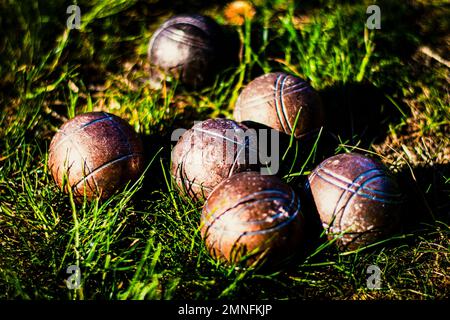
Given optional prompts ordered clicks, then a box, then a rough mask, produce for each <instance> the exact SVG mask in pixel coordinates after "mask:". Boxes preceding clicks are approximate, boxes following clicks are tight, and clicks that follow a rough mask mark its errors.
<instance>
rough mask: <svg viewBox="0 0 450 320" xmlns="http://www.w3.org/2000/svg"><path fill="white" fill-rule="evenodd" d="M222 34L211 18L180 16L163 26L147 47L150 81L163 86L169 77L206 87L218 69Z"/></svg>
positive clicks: (195, 85)
mask: <svg viewBox="0 0 450 320" xmlns="http://www.w3.org/2000/svg"><path fill="white" fill-rule="evenodd" d="M221 41H222V32H221V29H220V27H219V25H218V24H217V23H216V22H215V21H214V20H212V19H211V18H208V17H205V16H201V15H179V16H175V17H173V18H171V19H169V20H167V21H166V22H165V23H163V24H162V25H161V26H160V27H159V28H158V29H157V30H156V31H155V33H154V34H153V36H152V38H151V39H150V42H149V46H148V58H149V61H150V64H151V65H152V69H151V78H152V81H153V82H154V83H155V85H156V84H157V83H160V82H161V81H162V80H163V79H165V78H166V77H167V76H169V77H171V76H174V77H176V78H179V80H180V81H181V82H182V83H185V84H188V85H190V86H193V87H198V86H202V85H204V84H205V83H206V82H207V81H208V80H210V79H211V78H212V76H213V75H214V72H215V71H216V70H217V67H218V64H219V63H220V61H219V56H220V53H221V52H220V51H221V45H220V44H221Z"/></svg>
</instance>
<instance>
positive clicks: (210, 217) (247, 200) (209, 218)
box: [202, 190, 300, 233]
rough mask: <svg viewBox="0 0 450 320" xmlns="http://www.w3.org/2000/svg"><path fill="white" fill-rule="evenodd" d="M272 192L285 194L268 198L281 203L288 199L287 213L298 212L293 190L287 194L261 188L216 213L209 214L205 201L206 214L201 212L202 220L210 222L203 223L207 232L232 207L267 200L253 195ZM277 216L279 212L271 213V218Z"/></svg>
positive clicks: (297, 200) (270, 193)
mask: <svg viewBox="0 0 450 320" xmlns="http://www.w3.org/2000/svg"><path fill="white" fill-rule="evenodd" d="M274 193H275V194H279V195H281V196H285V197H271V198H270V199H272V200H279V201H280V202H282V203H283V202H285V201H286V200H290V203H289V205H288V208H287V213H288V214H291V215H297V214H298V211H300V201H299V199H298V198H297V197H296V195H295V193H294V191H293V190H291V193H290V195H289V194H286V193H285V192H281V191H279V190H263V191H259V192H254V193H252V194H250V195H248V196H246V197H244V198H242V199H240V200H239V201H238V202H237V203H236V204H234V205H232V206H230V207H229V208H227V209H226V210H224V211H223V212H218V213H217V212H214V213H212V214H211V211H210V209H209V208H208V202H207V203H206V205H205V211H206V216H205V215H204V214H202V220H205V221H211V222H209V223H205V225H206V227H207V233H208V231H209V229H210V228H211V227H213V224H214V223H215V222H216V221H217V220H218V219H220V218H221V217H222V216H223V215H225V214H227V213H229V211H231V210H233V209H236V208H237V207H239V206H241V205H249V204H255V203H258V202H263V201H267V199H268V198H262V199H259V198H255V195H256V196H263V195H266V194H269V195H272V194H274ZM286 197H289V198H286ZM295 202H297V203H298V204H297V211H296V212H294V213H291V210H292V206H293V205H294V203H295ZM280 208H283V206H282V205H280V206H279V207H278V210H279V209H280ZM241 210H242V208H240V209H239V210H238V211H237V212H234V213H233V214H237V213H239V212H240V211H241ZM282 214H284V212H282ZM277 216H279V213H276V214H275V215H273V216H272V218H273V217H277ZM289 219H290V218H288V220H289ZM246 223H249V224H251V223H252V222H251V221H246Z"/></svg>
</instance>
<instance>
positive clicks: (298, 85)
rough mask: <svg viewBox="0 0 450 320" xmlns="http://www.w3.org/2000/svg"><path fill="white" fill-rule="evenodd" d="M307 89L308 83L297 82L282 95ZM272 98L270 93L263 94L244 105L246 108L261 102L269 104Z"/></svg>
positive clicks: (250, 99)
mask: <svg viewBox="0 0 450 320" xmlns="http://www.w3.org/2000/svg"><path fill="white" fill-rule="evenodd" d="M280 76H282V75H280ZM308 88H309V86H308V83H307V82H306V81H301V82H298V83H296V84H294V85H291V86H289V87H287V88H286V89H285V91H284V95H290V94H292V93H298V92H301V91H303V90H307V89H308ZM244 90H245V89H244ZM272 97H273V94H272V93H269V94H263V95H256V96H254V97H252V98H249V99H247V100H246V103H247V104H246V105H247V106H253V104H256V105H258V104H260V103H261V100H263V101H262V102H270V101H272Z"/></svg>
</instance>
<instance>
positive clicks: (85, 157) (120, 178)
mask: <svg viewBox="0 0 450 320" xmlns="http://www.w3.org/2000/svg"><path fill="white" fill-rule="evenodd" d="M48 165H49V168H50V171H51V174H52V176H53V178H54V180H55V182H56V183H57V184H58V185H59V186H60V187H62V185H63V179H64V176H65V175H66V177H67V185H66V191H67V188H68V187H70V188H72V191H73V193H74V196H75V197H77V198H79V197H83V196H84V193H86V197H87V198H88V199H92V198H94V197H96V196H98V195H101V197H102V198H103V199H105V198H108V197H109V196H111V195H112V194H113V193H114V192H115V191H116V190H118V189H119V188H120V187H122V186H123V185H124V184H126V183H127V182H128V181H130V180H131V181H132V180H135V179H137V178H138V177H139V175H140V174H141V173H142V170H143V165H144V163H143V150H142V143H141V141H140V139H139V137H138V136H137V134H136V133H135V132H134V130H133V128H132V127H131V126H130V125H129V124H128V123H127V122H125V121H124V120H123V119H121V118H119V117H117V116H115V115H112V114H109V113H105V112H90V113H85V114H81V115H78V116H76V117H75V118H73V119H71V120H69V121H68V122H66V123H65V124H64V125H63V126H61V128H60V130H59V131H58V132H57V133H56V134H55V136H54V137H53V139H52V141H51V144H50V150H49V160H48Z"/></svg>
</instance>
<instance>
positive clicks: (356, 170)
mask: <svg viewBox="0 0 450 320" xmlns="http://www.w3.org/2000/svg"><path fill="white" fill-rule="evenodd" d="M307 188H308V189H310V191H311V194H312V197H313V201H314V204H315V206H316V208H317V212H318V214H319V216H320V219H321V221H322V224H323V227H324V228H325V229H326V230H327V232H328V235H329V238H330V239H333V238H335V237H341V236H342V237H341V238H340V239H338V241H337V243H338V245H339V246H340V247H341V248H344V249H345V248H348V249H355V248H358V247H360V246H364V245H367V244H370V243H373V242H375V241H377V240H380V239H382V238H383V237H385V236H387V235H389V234H391V233H392V232H393V231H394V230H395V229H396V227H398V224H399V221H400V216H399V214H400V208H401V204H402V203H403V196H402V193H401V191H400V190H399V186H398V184H397V182H396V180H395V179H394V177H393V176H391V175H390V174H389V172H388V171H387V169H386V168H385V167H384V165H382V164H381V163H380V162H378V161H375V160H373V159H371V158H368V157H366V156H363V155H361V154H357V153H347V154H338V155H336V156H333V157H330V158H328V159H326V160H324V161H323V162H322V163H321V164H319V166H317V168H315V169H314V171H313V172H312V173H311V174H310V176H309V177H308V184H307Z"/></svg>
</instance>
